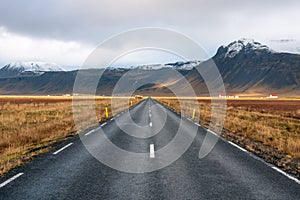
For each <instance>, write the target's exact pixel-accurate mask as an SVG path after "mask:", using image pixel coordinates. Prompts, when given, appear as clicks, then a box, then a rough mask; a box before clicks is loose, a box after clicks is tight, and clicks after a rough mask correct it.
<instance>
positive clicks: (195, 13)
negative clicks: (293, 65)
mask: <svg viewBox="0 0 300 200" xmlns="http://www.w3.org/2000/svg"><path fill="white" fill-rule="evenodd" d="M0 7H1V8H2V9H1V12H0V26H3V27H5V28H6V29H7V30H8V31H11V32H14V33H17V34H21V35H27V36H30V37H38V38H51V39H58V40H65V41H79V42H84V43H88V44H92V45H96V44H98V43H100V42H102V41H103V40H104V39H106V38H108V37H110V36H112V35H113V34H117V33H119V32H122V31H126V30H128V29H133V28H138V27H162V28H169V29H173V30H176V31H179V32H181V33H183V34H186V35H188V36H189V37H191V38H194V39H195V40H197V42H199V43H200V44H202V45H203V46H204V47H205V48H206V49H207V50H208V52H209V53H210V54H212V53H213V52H214V51H215V50H216V48H217V47H218V46H219V45H220V44H224V43H227V42H230V41H231V40H234V39H238V38H240V37H250V38H254V39H258V40H266V41H269V40H271V39H278V38H295V39H297V40H299V39H300V27H299V26H297V24H298V19H299V18H300V17H299V16H300V14H299V8H300V2H299V1H297V0H290V1H281V0H280V1H279V0H266V1H260V0H252V1H250V0H249V1H240V0H210V1H209V0H190V1H182V0H181V1H180V0H164V1H161V0H151V1H150V0H122V1H121V0H120V1H117V0H112V1H98V0H92V1H86V0H52V1H50V0H44V1H40V0H28V1H24V0H2V1H0Z"/></svg>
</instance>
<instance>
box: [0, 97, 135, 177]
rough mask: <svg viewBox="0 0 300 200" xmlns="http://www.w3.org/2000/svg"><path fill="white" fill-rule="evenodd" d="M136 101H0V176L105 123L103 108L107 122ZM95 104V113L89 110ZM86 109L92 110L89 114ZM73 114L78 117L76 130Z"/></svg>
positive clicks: (3, 98)
mask: <svg viewBox="0 0 300 200" xmlns="http://www.w3.org/2000/svg"><path fill="white" fill-rule="evenodd" d="M138 101H140V100H136V99H134V98H131V99H130V100H128V99H127V98H116V99H113V100H112V99H111V98H103V97H101V98H100V97H97V98H95V99H94V98H91V97H89V98H86V97H78V98H76V100H74V102H72V97H30V96H28V97H17V96H15V97H12V96H3V97H0V174H3V173H5V172H7V171H8V170H9V169H11V168H12V167H15V166H18V165H20V164H21V163H22V162H23V161H24V160H27V159H29V158H30V157H31V156H34V155H37V154H39V153H42V152H45V151H48V150H49V149H50V146H49V145H51V144H53V143H55V142H58V141H62V140H64V139H66V138H68V137H70V136H74V135H76V134H77V133H79V132H81V131H83V130H85V129H87V128H89V127H91V126H94V125H97V124H98V123H99V122H101V121H105V120H106V116H105V107H107V108H108V114H109V116H108V118H110V117H112V115H113V114H116V113H118V112H120V111H121V110H125V109H127V108H128V107H129V106H131V105H133V104H135V103H137V102H138ZM94 102H95V109H93V107H92V106H91V104H93V103H94ZM112 102H113V103H112ZM72 103H73V104H72ZM111 105H113V112H112V106H111ZM72 106H73V107H72ZM88 109H93V110H89V111H91V112H88ZM74 112H76V113H74ZM73 114H76V117H77V124H76V127H75V123H74V118H73ZM80 119H81V120H80ZM20 158H21V159H20Z"/></svg>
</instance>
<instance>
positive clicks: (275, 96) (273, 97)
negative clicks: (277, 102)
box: [268, 94, 278, 99]
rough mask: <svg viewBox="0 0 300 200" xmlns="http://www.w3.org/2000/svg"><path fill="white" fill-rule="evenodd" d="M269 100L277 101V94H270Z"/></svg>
mask: <svg viewBox="0 0 300 200" xmlns="http://www.w3.org/2000/svg"><path fill="white" fill-rule="evenodd" d="M268 98H269V99H278V95H277V94H270V96H268Z"/></svg>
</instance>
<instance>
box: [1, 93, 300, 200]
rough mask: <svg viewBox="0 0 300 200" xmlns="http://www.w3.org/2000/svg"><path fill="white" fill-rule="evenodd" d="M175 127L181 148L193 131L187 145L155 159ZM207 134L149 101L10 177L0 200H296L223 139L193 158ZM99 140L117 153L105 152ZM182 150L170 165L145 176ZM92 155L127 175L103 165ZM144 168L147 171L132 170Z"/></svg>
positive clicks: (299, 193)
mask: <svg viewBox="0 0 300 200" xmlns="http://www.w3.org/2000/svg"><path fill="white" fill-rule="evenodd" d="M149 110H150V111H149ZM129 116H131V118H132V120H133V121H134V122H135V123H136V124H138V125H139V126H133V125H132V124H133V122H132V121H130V117H129ZM164 122H165V123H164ZM180 122H181V123H182V124H181V125H182V126H183V127H184V128H183V129H182V130H180ZM100 130H103V132H102V131H100ZM178 130H180V131H181V132H182V133H184V134H185V136H184V137H182V138H181V139H180V140H179V141H182V142H183V143H187V144H188V139H187V138H189V137H192V134H191V131H195V130H196V131H197V132H196V133H197V134H196V137H195V138H194V139H193V140H192V144H191V145H190V146H189V148H187V151H185V149H184V147H183V146H184V145H182V144H181V143H180V142H175V143H174V145H172V146H170V147H168V148H169V149H170V150H169V151H165V152H167V154H165V155H161V154H160V151H161V152H163V151H164V149H167V148H166V147H167V145H168V144H169V143H170V142H171V141H172V139H174V138H175V137H176V135H177V134H176V133H177V132H178ZM206 134H210V133H207V132H206V129H204V128H203V127H201V126H197V125H196V124H194V123H193V122H191V121H189V120H187V119H185V118H184V117H182V118H181V116H180V115H178V114H176V113H174V112H172V111H171V110H169V109H167V108H165V107H163V106H162V105H159V104H158V103H157V102H155V101H154V100H152V99H148V100H146V101H143V102H142V103H140V104H138V105H137V106H135V107H133V108H132V109H131V110H129V111H127V112H124V113H122V114H121V115H119V116H117V117H116V118H115V119H113V120H110V121H108V122H107V123H105V124H103V125H102V127H101V128H100V126H99V127H98V128H97V129H95V130H94V131H91V132H87V133H82V134H81V135H80V137H79V136H78V137H75V138H73V139H71V140H69V141H66V142H64V143H61V144H59V145H58V146H57V147H56V149H54V150H53V151H51V152H48V153H46V154H43V155H41V156H38V157H37V158H35V159H34V160H33V161H32V162H30V163H29V164H26V165H24V166H22V167H19V168H17V169H15V170H14V171H13V172H11V173H9V174H8V175H7V176H6V177H4V178H2V179H1V180H0V181H1V182H0V183H2V184H1V185H0V199H30V200H33V199H281V200H282V199H300V184H299V182H298V183H297V182H296V181H294V180H292V179H290V178H288V177H287V176H285V175H284V174H282V173H279V172H278V171H277V170H276V169H274V168H272V166H271V165H267V164H266V163H264V162H263V161H261V160H259V159H257V158H255V156H253V155H251V154H249V153H248V152H244V151H243V150H241V149H239V148H237V147H235V146H233V145H232V144H230V143H228V142H227V141H225V140H222V139H219V140H218V142H217V144H216V145H215V147H214V148H213V150H212V151H211V152H210V153H209V155H208V156H206V157H205V158H203V159H199V157H198V154H199V149H200V146H201V145H202V142H203V139H204V137H205V136H206ZM80 138H81V139H80ZM104 138H106V139H108V140H109V141H110V142H111V144H114V145H115V146H117V147H119V148H121V149H123V154H121V156H120V155H118V154H116V153H114V152H111V151H110V150H111V149H110V145H111V144H108V143H107V142H105V139H104ZM185 139H186V140H185ZM151 145H152V147H150V146H151ZM86 147H88V149H89V151H91V152H92V153H94V154H95V155H94V156H92V155H91V154H90V153H89V151H88V150H87V148H86ZM62 148H63V149H62ZM151 148H152V150H153V149H154V150H155V152H152V150H150V149H151ZM128 151H129V152H133V153H135V154H136V155H139V154H141V155H142V156H141V157H138V159H139V161H135V160H134V159H135V157H134V156H133V157H131V156H130V155H129V154H128V155H127V154H126V153H124V152H128ZM181 151H185V152H184V154H183V155H182V156H180V157H179V158H178V159H177V160H176V161H175V162H173V163H171V164H170V165H168V166H166V167H163V168H161V169H159V170H155V171H151V170H153V169H155V168H156V167H159V166H161V165H163V163H164V161H165V160H168V159H170V160H171V159H173V157H172V156H174V157H176V155H177V154H176V153H178V152H181ZM171 152H174V153H171ZM168 153H170V155H169V154H168ZM162 154H163V153H162ZM98 155H101V156H100V157H101V158H103V159H104V160H105V162H107V164H110V165H112V166H113V167H114V168H122V167H124V169H125V171H126V170H127V171H128V172H122V171H118V170H116V169H113V168H111V167H108V166H107V165H105V164H102V163H101V162H100V161H98V160H97V159H96V158H98ZM166 155H167V156H166ZM126 166H127V168H126ZM144 169H146V170H148V171H150V172H146V173H132V172H134V171H137V172H141V171H142V170H144ZM130 170H132V171H131V172H130ZM11 178H14V180H12V179H11ZM5 181H6V182H5ZM5 183H6V184H5Z"/></svg>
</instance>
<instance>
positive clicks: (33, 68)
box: [0, 61, 64, 78]
mask: <svg viewBox="0 0 300 200" xmlns="http://www.w3.org/2000/svg"><path fill="white" fill-rule="evenodd" d="M51 71H52V72H54V71H64V70H63V68H61V67H60V66H59V65H57V64H55V63H46V62H20V61H18V62H14V63H10V64H7V65H5V66H4V67H3V68H1V69H0V78H9V77H17V76H36V75H41V74H43V73H44V72H51Z"/></svg>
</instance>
